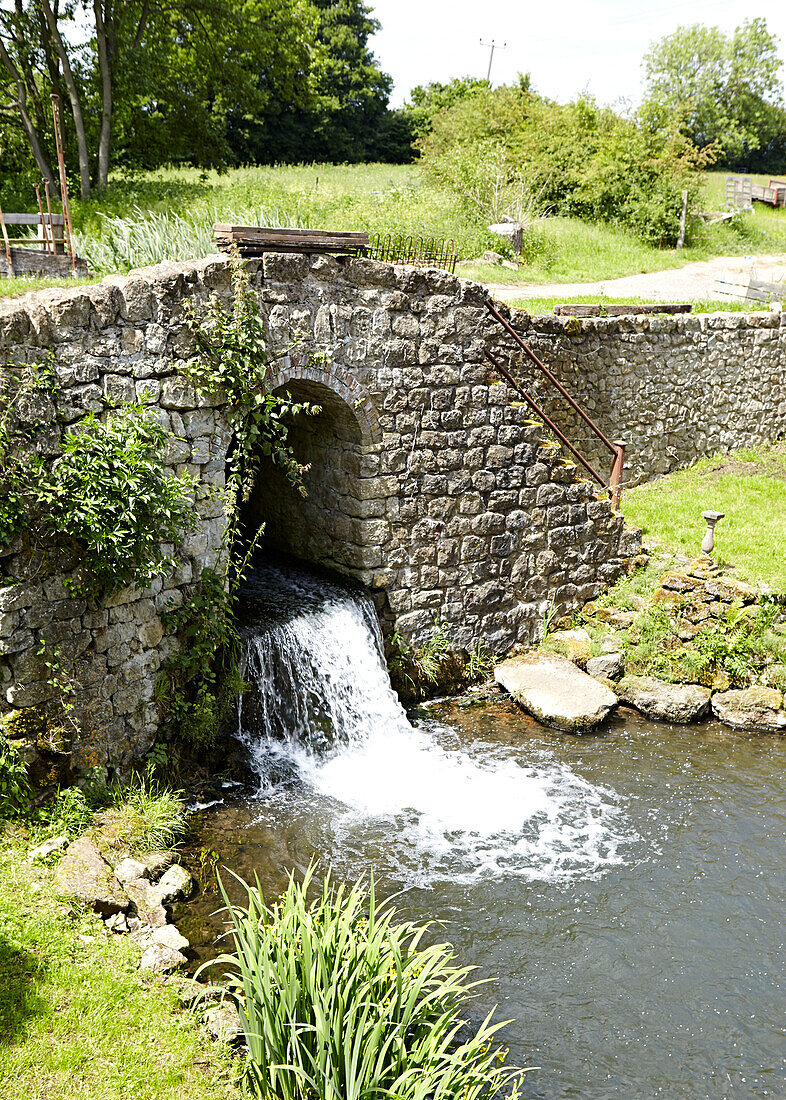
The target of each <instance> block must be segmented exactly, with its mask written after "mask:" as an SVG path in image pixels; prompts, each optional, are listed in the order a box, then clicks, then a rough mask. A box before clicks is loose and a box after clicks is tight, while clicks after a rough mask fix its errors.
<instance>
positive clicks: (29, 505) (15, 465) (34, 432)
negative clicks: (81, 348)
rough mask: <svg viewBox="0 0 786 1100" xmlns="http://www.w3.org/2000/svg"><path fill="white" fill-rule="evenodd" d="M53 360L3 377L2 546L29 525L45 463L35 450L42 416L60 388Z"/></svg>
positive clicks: (0, 411) (0, 407) (0, 454)
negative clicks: (56, 388) (57, 385)
mask: <svg viewBox="0 0 786 1100" xmlns="http://www.w3.org/2000/svg"><path fill="white" fill-rule="evenodd" d="M56 379H57V376H56V375H55V374H54V371H53V368H52V364H51V360H45V361H44V363H43V364H35V363H28V364H25V365H24V366H22V367H17V368H7V369H6V371H5V373H4V374H2V375H0V547H2V546H7V545H8V544H9V543H10V541H11V539H12V538H13V537H14V535H16V534H17V532H18V531H19V530H21V528H22V527H24V526H26V525H27V523H28V521H29V517H30V514H31V511H32V510H33V509H34V508H35V505H36V503H37V501H36V489H37V486H38V484H39V481H40V480H41V478H42V477H43V476H44V474H45V464H44V461H43V459H42V458H41V456H40V455H39V454H37V453H36V452H35V449H34V447H35V443H36V437H37V436H38V433H39V432H41V431H42V429H44V428H45V426H46V420H45V418H44V416H43V415H42V405H43V406H44V407H45V406H46V405H47V404H48V403H49V401H50V399H51V396H52V394H53V392H54V390H55V385H56Z"/></svg>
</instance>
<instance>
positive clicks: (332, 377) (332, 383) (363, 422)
mask: <svg viewBox="0 0 786 1100" xmlns="http://www.w3.org/2000/svg"><path fill="white" fill-rule="evenodd" d="M287 382H317V383H319V384H320V385H322V386H325V387H326V388H327V389H329V390H332V392H333V393H335V394H337V396H338V397H340V398H341V400H342V401H343V402H344V404H345V405H348V406H349V408H350V410H351V412H352V415H353V416H354V418H355V420H356V421H357V424H358V427H359V428H360V434H361V438H362V440H363V444H364V446H366V447H368V446H370V445H371V444H372V443H381V442H382V428H381V426H380V423H379V417H378V415H377V410H376V409H375V408H374V402H373V401H372V400H371V395H370V393H369V392H368V390H367V389H366V388H365V386H361V384H360V382H358V380H357V378H355V377H354V376H353V375H352V374H350V373H349V371H346V370H344V369H343V368H342V367H339V366H336V364H335V363H330V364H329V365H326V366H319V365H317V364H315V363H309V362H308V361H307V360H306V361H305V362H304V363H302V364H301V363H299V362H298V357H297V356H295V355H291V356H290V355H287V356H286V357H285V358H284V359H283V360H282V362H281V365H280V366H279V367H278V368H277V369H275V370H274V371H273V372H272V373H271V375H270V379H269V382H268V388H269V390H270V391H271V392H272V391H273V390H277V389H279V387H281V386H285V385H286V384H287Z"/></svg>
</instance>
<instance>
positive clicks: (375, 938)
mask: <svg viewBox="0 0 786 1100" xmlns="http://www.w3.org/2000/svg"><path fill="white" fill-rule="evenodd" d="M312 875H313V871H311V870H310V871H309V872H308V873H307V874H306V876H305V880H304V882H303V883H302V884H300V885H299V884H296V883H295V882H294V880H293V879H290V882H289V886H288V887H287V890H286V892H285V894H284V896H283V897H282V898H281V900H280V901H278V902H276V903H275V904H274V905H273V906H267V905H266V904H265V902H264V901H263V899H262V897H261V894H260V890H259V886H258V884H257V886H256V887H251V886H248V885H247V884H246V883H243V882H242V880H239V881H240V882H241V884H242V885H243V887H244V889H245V891H246V895H247V900H246V904H245V905H235V904H233V903H231V902H230V901H229V900H228V898H227V895H226V892H225V890H224V887H223V885H222V886H221V889H222V893H223V896H224V900H225V901H226V905H227V910H226V911H227V913H228V915H229V918H230V920H231V926H230V931H229V935H230V936H231V939H232V942H233V947H234V952H233V953H232V954H225V955H222V956H220V957H219V958H218V959H217V960H215V962H214V963H209V964H207V965H208V966H209V967H213V966H219V967H223V968H225V970H226V978H227V980H228V990H229V993H230V996H231V997H232V998H233V999H234V1001H235V1003H236V1005H237V1008H238V1012H239V1013H240V1019H241V1021H242V1024H243V1029H244V1032H245V1036H246V1043H247V1044H248V1058H247V1062H246V1067H245V1081H246V1085H247V1087H248V1090H249V1091H250V1092H251V1094H252V1095H254V1096H257V1097H261V1098H263V1100H328V1098H329V1100H336V1098H339V1097H341V1098H343V1097H357V1098H362V1097H372V1096H391V1097H392V1096H395V1097H396V1098H397V1100H415V1098H417V1100H424V1098H426V1097H432V1096H433V1097H436V1096H438V1097H441V1098H443V1100H475V1098H478V1097H483V1096H486V1095H496V1094H497V1092H498V1090H500V1089H502V1088H503V1087H505V1086H506V1085H511V1084H512V1085H513V1092H512V1093H511V1095H517V1084H515V1083H513V1082H514V1078H515V1073H514V1072H513V1071H510V1070H506V1069H504V1068H503V1063H504V1059H505V1054H506V1051H504V1050H502V1049H500V1048H496V1049H494V1048H493V1047H492V1042H493V1040H494V1036H495V1034H496V1032H497V1031H498V1030H499V1028H500V1027H502V1026H503V1025H502V1024H500V1023H496V1024H492V1023H491V1015H492V1014H489V1016H488V1017H486V1019H485V1020H484V1021H483V1023H482V1024H481V1025H480V1026H479V1027H478V1028H477V1030H475V1031H473V1030H472V1029H471V1028H470V1027H469V1025H468V1023H467V1021H466V1020H465V1019H464V1018H463V1009H464V1006H465V1005H466V1003H467V1001H468V1000H469V999H470V998H471V997H472V996H473V995H475V993H476V987H477V986H478V984H480V983H478V982H470V981H468V975H469V973H470V970H471V968H470V967H459V966H456V965H455V963H454V961H453V960H454V955H453V949H452V948H451V947H450V945H448V944H444V943H442V944H435V945H433V946H431V947H422V946H421V942H422V940H423V938H424V936H425V935H426V933H427V931H428V926H427V925H416V924H413V923H410V922H402V923H398V922H396V921H395V920H394V916H395V910H394V909H393V908H392V907H391V906H390V905H389V904H385V903H383V904H381V905H380V904H377V902H376V899H375V895H374V888H373V881H372V884H371V889H370V891H368V892H366V890H365V889H363V887H362V886H361V884H360V883H357V884H356V885H355V886H353V887H352V888H351V889H347V888H345V887H344V886H339V887H338V888H334V887H333V886H332V885H331V883H330V878H329V876H327V877H326V878H325V881H324V883H323V886H322V891H321V893H320V894H318V895H317V897H316V899H315V900H314V901H313V902H309V901H308V897H307V895H308V893H309V888H310V885H311V879H312Z"/></svg>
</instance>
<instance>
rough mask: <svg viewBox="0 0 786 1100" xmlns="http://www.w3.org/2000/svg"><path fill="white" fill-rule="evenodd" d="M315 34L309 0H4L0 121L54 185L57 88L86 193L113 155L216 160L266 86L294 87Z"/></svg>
mask: <svg viewBox="0 0 786 1100" xmlns="http://www.w3.org/2000/svg"><path fill="white" fill-rule="evenodd" d="M0 2H1V0H0ZM80 27H87V28H88V30H87V38H86V40H82V41H80V40H79V28H80ZM315 33H316V17H315V13H314V10H313V8H312V6H311V4H310V3H309V0H283V2H281V0H179V2H178V4H177V5H171V4H169V3H168V0H8V2H7V4H6V6H5V7H0V71H1V72H2V78H0V88H6V89H8V92H10V93H11V95H12V99H11V101H10V102H9V103H6V104H5V105H4V108H3V114H4V119H5V121H6V123H8V122H11V123H12V124H13V123H15V124H16V125H17V127H19V128H21V129H22V130H23V132H24V134H25V137H26V140H27V143H28V146H29V148H30V151H31V155H32V157H33V158H34V160H35V163H36V165H37V166H38V169H39V171H40V172H41V174H42V175H43V176H44V177H45V178H47V179H49V180H50V181H51V182H52V183H53V185H54V179H53V174H52V171H51V167H50V165H51V162H52V155H53V150H52V140H51V121H50V115H49V93H50V91H56V92H58V93H59V94H60V95H61V97H62V98H63V101H64V103H65V104H67V106H68V108H70V114H71V119H72V123H73V125H72V126H71V127H69V128H68V130H69V131H70V132H69V145H68V148H67V151H66V152H67V158H68V161H69V165H70V166H72V167H75V168H76V170H77V171H78V174H79V181H80V188H81V194H82V196H83V197H86V196H87V195H89V194H90V191H91V189H92V188H93V187H97V188H99V189H101V188H103V187H105V186H106V183H107V180H108V176H109V170H110V167H111V165H112V162H113V160H120V162H124V163H127V164H135V165H144V166H152V164H155V163H161V162H162V161H168V160H176V159H183V160H186V161H188V162H190V163H195V164H200V165H221V164H224V163H226V162H227V159H228V158H229V157H231V150H230V148H229V145H228V142H227V132H228V128H229V125H230V121H231V119H232V117H233V116H242V115H246V116H249V115H253V114H254V113H256V112H258V111H259V110H260V109H262V108H263V106H264V104H265V103H266V102H267V100H268V99H269V98H270V94H271V91H270V90H271V88H275V89H276V90H277V91H278V92H279V93H280V94H282V95H287V94H291V92H292V87H293V86H294V85H295V84H296V83H297V80H298V78H299V75H300V74H302V73H303V72H304V71H307V70H308V68H309V66H310V43H311V42H313V39H314V35H315Z"/></svg>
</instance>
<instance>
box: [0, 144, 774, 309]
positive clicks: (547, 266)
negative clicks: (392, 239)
mask: <svg viewBox="0 0 786 1100" xmlns="http://www.w3.org/2000/svg"><path fill="white" fill-rule="evenodd" d="M725 177H726V173H725V172H714V173H708V174H707V177H706V189H705V196H704V198H703V200H702V205H703V207H704V208H705V209H722V208H723V204H724V201H725ZM756 178H757V179H758V177H756ZM762 178H763V177H762ZM73 219H74V226H75V230H76V238H77V243H78V246H79V250H80V252H81V253H82V254H83V255H85V256H87V257H88V259H89V260H90V261H91V263H92V264H93V266H94V268H95V269H96V270H97V271H100V272H106V271H110V270H113V271H114V270H119V271H122V270H128V269H129V268H130V267H133V266H140V265H144V264H148V263H156V262H159V261H161V260H163V259H189V258H191V257H193V256H197V255H204V254H205V253H206V252H207V251H210V250H211V249H212V244H211V227H212V224H213V222H214V221H237V222H252V223H255V224H268V225H273V226H276V225H284V226H302V227H309V228H322V229H348V230H349V229H354V230H367V231H369V232H383V233H390V232H403V233H408V234H414V235H418V234H423V235H427V236H432V235H433V236H440V237H443V236H444V237H451V238H453V239H454V240H455V242H456V246H457V249H458V253H459V257H460V259H461V260H471V259H473V258H474V257H477V256H478V255H480V254H481V253H482V252H483V251H484V250H485V249H486V248H489V247H491V248H494V249H496V250H500V249H504V247H505V246H504V244H502V242H501V240H500V238H498V237H495V236H494V235H493V234H490V233H489V232H488V230H487V227H486V224H485V221H484V220H483V219H482V218H480V217H477V216H475V215H472V214H470V213H469V212H468V211H467V210H466V209H465V208H464V207H463V206H462V204H461V202H460V201H458V200H457V198H456V196H455V195H454V194H453V193H452V192H449V191H448V190H446V189H445V188H442V187H440V186H438V185H436V184H434V183H432V182H430V181H428V180H427V179H426V178H425V177H424V176H423V175H422V173H421V172H420V171H419V169H418V167H417V165H391V164H361V165H328V164H314V165H282V166H278V167H258V168H237V169H233V170H231V171H228V172H222V173H219V172H215V171H209V172H203V171H200V170H198V169H192V168H162V169H158V170H156V171H153V172H140V173H136V174H134V175H132V176H121V175H117V174H116V175H115V176H114V178H113V179H112V180H111V182H110V185H109V187H108V189H107V191H106V192H105V193H104V194H103V195H101V196H99V197H96V198H93V199H90V200H89V201H86V202H81V201H79V200H76V199H75V200H74V201H73ZM778 252H786V211H784V210H772V209H770V208H768V207H763V206H761V205H760V204H757V205H756V206H755V208H754V210H753V212H752V213H749V214H745V215H743V216H741V217H740V218H738V219H736V221H735V223H734V224H729V223H723V224H719V225H714V226H707V227H703V228H699V229H698V233H697V236H696V237H695V239H694V241H693V242H692V243H691V245H690V247H687V248H684V249H681V250H677V249H658V248H655V247H653V246H651V245H648V244H645V243H643V242H642V241H640V240H638V239H637V238H636V237H635V236H633V235H632V234H631V233H629V232H627V231H625V230H621V229H618V228H615V227H614V226H612V225H605V224H604V225H600V224H598V225H593V224H588V223H586V222H582V221H579V220H578V219H576V218H557V217H554V218H551V217H549V218H546V219H544V220H543V221H541V222H539V223H537V224H536V225H535V227H534V228H533V229H532V231H531V233H530V234H528V238H527V242H526V244H525V257H526V261H527V262H526V263H524V264H523V265H522V266H521V267H520V268H519V270H518V271H511V270H507V269H500V268H498V267H494V266H489V265H477V264H473V265H470V266H467V267H465V268H463V269H462V274H464V275H466V276H467V277H468V278H474V279H478V280H480V281H482V282H506V283H510V284H512V285H515V284H516V283H549V282H560V281H562V282H582V281H588V280H593V281H597V280H599V279H613V278H617V277H621V276H624V275H633V274H637V273H640V272H646V271H662V270H665V269H667V268H674V267H681V266H682V265H683V264H686V263H689V262H691V261H693V260H705V259H709V258H711V257H713V256H724V255H747V254H751V255H754V254H757V253H778ZM47 285H50V284H47ZM27 289H31V287H30V286H22V285H21V284H20V283H19V281H18V280H0V295H6V294H8V293H23V292H24V291H25V290H27Z"/></svg>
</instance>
